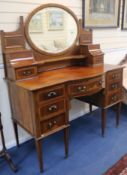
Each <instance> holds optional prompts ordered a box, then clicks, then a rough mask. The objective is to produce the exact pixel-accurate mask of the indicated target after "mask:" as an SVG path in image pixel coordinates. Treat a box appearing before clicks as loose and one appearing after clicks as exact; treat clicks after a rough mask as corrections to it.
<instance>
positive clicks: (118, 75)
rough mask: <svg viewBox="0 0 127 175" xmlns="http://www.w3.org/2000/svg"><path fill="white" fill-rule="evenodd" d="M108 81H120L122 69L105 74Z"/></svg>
mask: <svg viewBox="0 0 127 175" xmlns="http://www.w3.org/2000/svg"><path fill="white" fill-rule="evenodd" d="M107 80H108V81H116V80H120V81H122V69H117V70H113V71H110V72H108V73H107Z"/></svg>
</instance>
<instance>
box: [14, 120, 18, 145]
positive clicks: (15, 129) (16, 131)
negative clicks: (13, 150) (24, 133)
mask: <svg viewBox="0 0 127 175" xmlns="http://www.w3.org/2000/svg"><path fill="white" fill-rule="evenodd" d="M13 126H14V132H15V138H16V144H17V146H18V147H19V137H18V126H17V123H16V122H14V121H13Z"/></svg>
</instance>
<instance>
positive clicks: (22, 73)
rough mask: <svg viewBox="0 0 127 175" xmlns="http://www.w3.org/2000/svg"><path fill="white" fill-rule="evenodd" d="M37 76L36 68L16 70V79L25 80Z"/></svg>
mask: <svg viewBox="0 0 127 175" xmlns="http://www.w3.org/2000/svg"><path fill="white" fill-rule="evenodd" d="M35 75H37V68H36V67H35V66H31V67H26V68H19V69H16V79H17V80H19V79H25V78H30V77H33V76H35Z"/></svg>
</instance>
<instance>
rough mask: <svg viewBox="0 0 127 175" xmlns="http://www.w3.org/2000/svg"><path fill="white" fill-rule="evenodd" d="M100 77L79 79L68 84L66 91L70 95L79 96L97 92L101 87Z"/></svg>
mask: <svg viewBox="0 0 127 175" xmlns="http://www.w3.org/2000/svg"><path fill="white" fill-rule="evenodd" d="M102 84H103V82H102V77H97V78H94V79H89V80H88V81H85V80H83V81H80V82H75V83H73V84H70V85H69V86H68V93H69V95H70V96H78V95H79V96H80V95H85V94H89V93H91V94H92V92H93V93H94V92H97V91H99V90H101V89H102Z"/></svg>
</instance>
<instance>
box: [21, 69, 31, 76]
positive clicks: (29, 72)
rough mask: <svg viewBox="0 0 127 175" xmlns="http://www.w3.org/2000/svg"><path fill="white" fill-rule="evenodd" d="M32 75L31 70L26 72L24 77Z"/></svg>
mask: <svg viewBox="0 0 127 175" xmlns="http://www.w3.org/2000/svg"><path fill="white" fill-rule="evenodd" d="M31 74H32V71H31V70H26V71H24V72H23V75H25V76H28V75H31Z"/></svg>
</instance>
